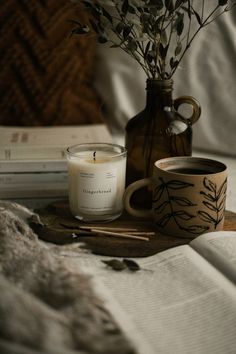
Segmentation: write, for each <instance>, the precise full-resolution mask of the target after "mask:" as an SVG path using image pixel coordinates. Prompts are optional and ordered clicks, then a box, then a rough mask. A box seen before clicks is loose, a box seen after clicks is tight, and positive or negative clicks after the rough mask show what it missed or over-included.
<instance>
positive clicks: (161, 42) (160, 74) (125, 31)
mask: <svg viewBox="0 0 236 354" xmlns="http://www.w3.org/2000/svg"><path fill="white" fill-rule="evenodd" d="M75 2H77V3H78V4H79V5H81V6H84V7H85V8H86V9H87V11H88V12H89V14H90V19H89V23H86V24H82V23H80V22H78V21H73V23H74V24H75V28H74V29H73V30H72V33H73V34H78V35H84V34H86V35H88V33H91V32H92V33H94V34H95V35H96V37H97V40H98V42H99V43H109V44H110V46H111V47H112V48H117V47H120V48H121V49H122V50H124V51H125V52H126V53H128V54H129V55H130V56H131V57H133V58H134V59H135V60H136V61H138V63H139V64H140V65H141V66H142V68H143V70H144V71H145V73H146V75H147V77H148V78H158V79H165V78H171V77H172V75H173V74H174V72H175V71H176V69H177V67H178V65H179V63H180V61H181V60H182V58H183V56H184V55H185V53H186V51H187V50H188V49H189V47H190V46H191V44H192V42H193V40H194V38H195V37H196V35H197V34H198V32H199V31H200V30H201V29H203V28H204V27H206V26H207V25H209V24H210V23H211V22H213V21H214V20H216V19H217V18H218V17H219V16H221V15H222V14H223V13H225V12H227V11H229V10H230V9H231V8H232V7H233V6H235V5H236V0H233V1H232V0H211V3H212V9H211V10H210V12H209V13H205V12H206V11H205V0H77V1H76V0H75ZM195 3H198V9H199V8H200V11H199V10H198V11H197V9H196V5H195ZM199 3H200V5H199Z"/></svg>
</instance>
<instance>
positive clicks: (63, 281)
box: [0, 202, 134, 354]
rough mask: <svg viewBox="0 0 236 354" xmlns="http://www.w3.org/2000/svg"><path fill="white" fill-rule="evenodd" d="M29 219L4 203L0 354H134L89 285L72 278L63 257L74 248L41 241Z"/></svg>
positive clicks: (28, 214) (83, 278)
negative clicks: (67, 250)
mask: <svg viewBox="0 0 236 354" xmlns="http://www.w3.org/2000/svg"><path fill="white" fill-rule="evenodd" d="M31 216H32V213H31V212H30V211H29V210H28V209H25V208H23V207H20V206H19V205H16V204H10V203H4V202H0V353H4V354H13V353H14V354H28V353H30V354H51V353H55V354H59V353H63V354H76V353H77V354H87V353H92V354H116V353H117V354H118V353H119V354H123V353H124V354H132V353H134V351H133V349H132V348H131V346H130V344H129V342H128V341H127V340H126V338H125V336H124V334H123V333H122V332H121V331H120V329H119V328H118V327H117V325H116V323H115V322H114V320H112V318H111V315H110V314H109V313H108V311H106V309H105V307H104V304H103V303H102V301H101V300H100V299H99V298H98V297H97V296H96V294H95V291H94V289H93V287H92V285H91V283H90V279H89V278H88V277H87V276H85V275H84V274H82V273H78V272H76V273H75V271H73V272H72V271H71V270H70V267H68V265H67V261H66V257H63V256H62V255H61V250H63V247H67V248H68V247H75V245H73V246H56V245H55V246H54V245H53V246H48V245H47V244H46V243H44V242H43V241H40V240H38V238H37V236H36V235H35V234H34V232H33V231H32V230H31V228H30V227H29V226H28V224H27V219H28V218H29V217H31ZM34 217H35V215H34ZM36 217H37V216H36ZM76 248H77V252H78V254H79V252H83V251H82V250H81V249H80V248H79V246H77V245H76Z"/></svg>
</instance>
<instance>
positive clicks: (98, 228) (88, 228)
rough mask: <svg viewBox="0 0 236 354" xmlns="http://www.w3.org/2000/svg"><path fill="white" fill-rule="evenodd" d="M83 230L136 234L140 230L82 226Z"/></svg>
mask: <svg viewBox="0 0 236 354" xmlns="http://www.w3.org/2000/svg"><path fill="white" fill-rule="evenodd" d="M79 228H80V229H82V230H91V229H92V228H96V229H97V230H105V231H121V232H122V231H124V232H135V231H138V229H133V228H132V229H131V228H126V227H106V226H80V227H79Z"/></svg>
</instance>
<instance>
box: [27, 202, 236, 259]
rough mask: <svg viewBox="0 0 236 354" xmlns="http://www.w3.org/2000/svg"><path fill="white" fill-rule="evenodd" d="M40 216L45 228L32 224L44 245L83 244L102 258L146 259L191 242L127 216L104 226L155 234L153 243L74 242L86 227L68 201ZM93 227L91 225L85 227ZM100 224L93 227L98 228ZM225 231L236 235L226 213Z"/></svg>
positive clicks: (235, 216) (233, 217) (235, 218)
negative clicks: (80, 231)
mask: <svg viewBox="0 0 236 354" xmlns="http://www.w3.org/2000/svg"><path fill="white" fill-rule="evenodd" d="M36 212H37V213H38V214H39V215H40V217H41V220H42V222H43V223H44V225H45V226H44V227H40V225H37V224H32V226H33V228H34V230H35V231H36V233H37V234H38V235H39V237H40V238H41V239H43V240H45V241H49V242H53V243H56V244H68V243H72V242H83V243H84V244H85V247H86V248H88V249H90V250H91V252H93V253H95V254H100V255H107V256H113V257H115V256H117V257H127V258H129V257H146V256H150V255H153V254H155V253H157V252H160V251H163V250H166V249H168V248H171V247H175V246H179V245H183V244H187V243H189V242H190V240H189V239H184V238H178V237H171V236H167V235H164V234H161V233H159V232H157V231H156V229H155V226H154V224H153V222H152V220H150V219H141V218H135V217H131V216H129V215H127V214H126V213H124V214H123V215H122V216H121V217H120V218H119V219H117V220H115V221H112V222H109V224H108V223H107V224H104V226H109V227H126V228H136V229H138V230H140V231H147V232H149V231H154V232H155V236H151V237H150V241H140V240H129V239H120V238H116V237H110V236H86V237H79V238H75V237H74V236H73V233H74V232H75V229H76V227H77V228H78V226H80V225H85V224H84V223H82V222H80V221H78V220H77V219H75V218H74V217H73V216H72V215H71V213H70V211H69V206H68V202H67V201H61V202H57V203H54V204H50V205H49V206H47V207H46V208H44V209H40V210H36ZM86 225H87V226H90V225H91V224H90V225H89V224H86ZM96 225H99V226H101V223H100V224H92V225H91V226H93V227H95V226H96ZM224 230H225V231H236V213H233V212H230V211H226V215H225V224H224Z"/></svg>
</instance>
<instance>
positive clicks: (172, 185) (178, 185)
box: [166, 180, 193, 189]
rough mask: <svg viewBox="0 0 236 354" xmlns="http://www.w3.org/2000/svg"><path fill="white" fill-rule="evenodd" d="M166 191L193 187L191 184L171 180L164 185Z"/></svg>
mask: <svg viewBox="0 0 236 354" xmlns="http://www.w3.org/2000/svg"><path fill="white" fill-rule="evenodd" d="M166 186H167V187H168V189H183V188H188V187H193V184H192V183H188V182H183V181H179V180H172V181H169V182H167V183H166Z"/></svg>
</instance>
